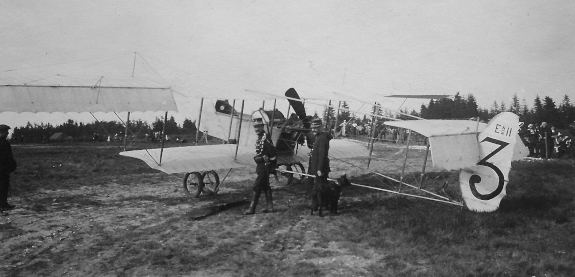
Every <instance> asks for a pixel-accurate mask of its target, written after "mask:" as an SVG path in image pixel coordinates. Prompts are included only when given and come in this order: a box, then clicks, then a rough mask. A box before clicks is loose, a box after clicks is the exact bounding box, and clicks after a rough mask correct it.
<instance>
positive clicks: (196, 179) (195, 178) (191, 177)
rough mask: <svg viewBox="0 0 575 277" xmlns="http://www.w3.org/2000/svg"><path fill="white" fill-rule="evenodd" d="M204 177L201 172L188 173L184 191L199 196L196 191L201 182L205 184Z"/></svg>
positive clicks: (185, 177)
mask: <svg viewBox="0 0 575 277" xmlns="http://www.w3.org/2000/svg"><path fill="white" fill-rule="evenodd" d="M202 179H203V177H202V175H201V174H200V173H199V172H190V173H186V175H185V176H184V192H185V193H186V194H187V195H189V196H192V195H194V196H195V197H198V196H199V194H198V195H196V194H195V192H196V191H197V190H198V188H199V187H200V185H201V184H202V185H203V182H202Z"/></svg>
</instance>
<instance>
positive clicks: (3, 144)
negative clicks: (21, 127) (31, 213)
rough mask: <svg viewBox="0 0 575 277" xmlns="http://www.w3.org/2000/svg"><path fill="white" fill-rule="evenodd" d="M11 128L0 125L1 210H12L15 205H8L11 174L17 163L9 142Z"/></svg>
mask: <svg viewBox="0 0 575 277" xmlns="http://www.w3.org/2000/svg"><path fill="white" fill-rule="evenodd" d="M8 130H10V126H8V125H4V124H0V210H2V211H4V210H12V209H14V207H15V206H14V205H10V204H8V190H9V189H10V173H12V172H14V171H15V170H16V161H15V160H14V156H13V155H12V146H10V143H9V142H8Z"/></svg>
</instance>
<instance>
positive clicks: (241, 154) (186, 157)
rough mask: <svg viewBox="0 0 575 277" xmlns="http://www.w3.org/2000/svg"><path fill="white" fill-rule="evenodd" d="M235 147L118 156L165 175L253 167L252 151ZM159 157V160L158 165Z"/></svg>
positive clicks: (173, 148) (192, 148)
mask: <svg viewBox="0 0 575 277" xmlns="http://www.w3.org/2000/svg"><path fill="white" fill-rule="evenodd" d="M235 151H236V145H235V144H218V145H204V146H186V147H172V148H164V150H163V153H162V151H161V149H144V150H133V151H126V152H121V153H120V155H122V156H126V157H132V158H136V159H140V160H142V161H144V162H145V163H146V164H148V166H150V167H151V168H153V169H157V170H160V171H163V172H165V173H168V174H172V173H187V172H200V171H208V170H217V169H229V168H241V167H249V166H253V165H255V163H254V160H253V156H254V149H252V148H249V147H242V146H240V147H238V155H237V158H235V159H234V155H235V154H234V153H235ZM160 155H162V160H161V162H160Z"/></svg>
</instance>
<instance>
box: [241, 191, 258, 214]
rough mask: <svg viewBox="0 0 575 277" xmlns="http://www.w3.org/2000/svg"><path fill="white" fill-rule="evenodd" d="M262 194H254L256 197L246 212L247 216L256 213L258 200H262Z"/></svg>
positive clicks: (256, 192)
mask: <svg viewBox="0 0 575 277" xmlns="http://www.w3.org/2000/svg"><path fill="white" fill-rule="evenodd" d="M261 193H262V192H261V190H260V191H255V192H254V195H253V197H252V203H250V207H249V208H248V210H247V211H245V212H244V214H245V215H250V214H255V213H256V207H257V205H258V200H259V199H260V194H261Z"/></svg>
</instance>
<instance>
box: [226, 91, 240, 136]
mask: <svg viewBox="0 0 575 277" xmlns="http://www.w3.org/2000/svg"><path fill="white" fill-rule="evenodd" d="M235 110H236V99H234V102H232V114H231V116H230V128H229V129H228V143H229V142H230V136H231V135H232V123H234V113H235ZM240 124H241V122H240Z"/></svg>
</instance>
